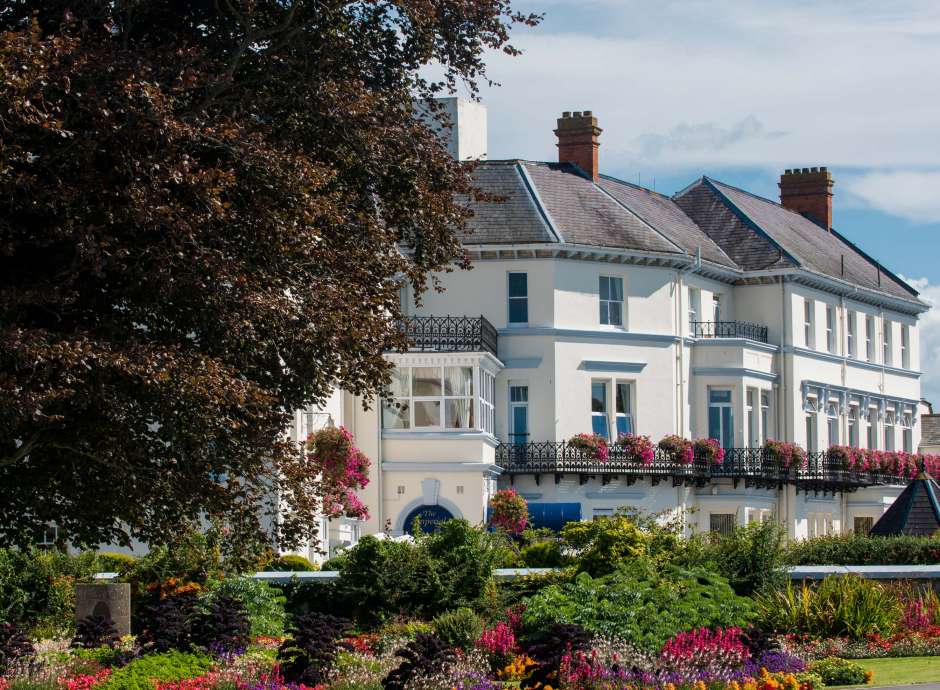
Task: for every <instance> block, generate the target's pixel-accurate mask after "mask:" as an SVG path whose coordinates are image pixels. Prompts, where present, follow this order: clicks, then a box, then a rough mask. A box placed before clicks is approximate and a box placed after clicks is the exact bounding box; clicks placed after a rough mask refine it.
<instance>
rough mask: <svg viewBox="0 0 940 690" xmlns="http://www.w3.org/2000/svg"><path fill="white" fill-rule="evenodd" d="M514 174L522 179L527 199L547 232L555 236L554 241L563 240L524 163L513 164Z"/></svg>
mask: <svg viewBox="0 0 940 690" xmlns="http://www.w3.org/2000/svg"><path fill="white" fill-rule="evenodd" d="M515 170H516V174H517V175H519V177H520V178H521V179H522V186H523V187H525V190H526V192H527V193H528V195H529V199H530V200H531V201H532V204H533V205H534V206H535V210H536V212H538V214H539V216H540V217H541V218H542V222H543V223H545V227H546V228H547V230H548V232H549V233H550V234H551V235H552V237H554V238H555V241H556V242H559V243H561V242H564V241H565V238H564V236H563V235H562V234H561V231H560V230H559V229H558V226H557V225H555V221H554V219H553V218H552V214H551V213H549V211H548V207H547V206H545V202H544V201H542V197H541V195H540V194H539V192H538V190H537V189H536V188H535V181H534V180H533V179H532V178H531V177H529V171H528V170H526V169H525V163H524V162H522V161H518V162H517V163H516V165H515Z"/></svg>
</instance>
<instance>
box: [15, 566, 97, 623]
mask: <svg viewBox="0 0 940 690" xmlns="http://www.w3.org/2000/svg"><path fill="white" fill-rule="evenodd" d="M96 572H97V567H96V559H95V554H94V553H92V552H90V551H89V552H85V553H82V554H79V555H77V556H72V555H69V554H68V553H65V552H64V551H60V550H58V549H49V550H42V549H27V550H20V549H0V621H5V622H9V623H18V624H20V625H22V626H23V627H24V628H26V629H28V630H29V632H30V634H31V635H32V636H33V637H37V638H43V637H70V636H71V635H72V623H73V620H74V618H75V583H76V582H81V581H90V580H91V578H92V576H93V575H94V574H95V573H96Z"/></svg>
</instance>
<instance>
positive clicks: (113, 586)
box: [75, 582, 131, 637]
mask: <svg viewBox="0 0 940 690" xmlns="http://www.w3.org/2000/svg"><path fill="white" fill-rule="evenodd" d="M87 616H101V617H103V618H107V619H110V620H111V622H112V623H114V627H115V629H117V632H118V635H121V636H122V637H123V636H124V635H130V634H131V586H130V584H129V583H127V582H113V583H112V582H109V583H100V584H99V583H93V584H77V585H75V620H76V621H80V620H81V619H82V618H85V617H87Z"/></svg>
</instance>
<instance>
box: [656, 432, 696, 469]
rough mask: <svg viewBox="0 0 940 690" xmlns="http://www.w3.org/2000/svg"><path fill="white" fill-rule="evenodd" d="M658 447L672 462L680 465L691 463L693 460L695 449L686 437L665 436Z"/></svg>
mask: <svg viewBox="0 0 940 690" xmlns="http://www.w3.org/2000/svg"><path fill="white" fill-rule="evenodd" d="M659 449H660V450H661V451H663V452H664V453H667V454H668V455H669V457H670V458H671V459H672V461H673V462H676V463H680V464H682V465H691V464H692V463H693V462H695V450H694V449H693V447H692V442H691V441H690V440H689V439H687V438H682V437H681V436H676V435H675V434H672V435H671V436H666V437H664V438H663V439H662V440H660V442H659Z"/></svg>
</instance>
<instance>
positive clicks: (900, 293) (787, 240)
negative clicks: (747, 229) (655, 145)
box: [677, 178, 917, 298]
mask: <svg viewBox="0 0 940 690" xmlns="http://www.w3.org/2000/svg"><path fill="white" fill-rule="evenodd" d="M699 184H700V185H701V186H705V187H710V188H711V189H713V190H714V191H715V193H716V194H717V195H718V196H719V197H723V198H724V199H725V200H726V203H728V204H730V205H731V207H732V208H734V209H735V210H736V211H737V212H738V214H739V215H742V214H743V216H744V218H745V219H746V221H748V222H749V223H752V224H753V225H754V226H756V228H758V229H759V230H760V231H761V232H762V233H764V234H765V235H766V236H767V238H768V240H769V242H770V243H772V244H773V245H775V246H777V247H779V248H780V249H782V250H783V251H784V252H786V253H787V254H789V255H790V257H792V259H795V262H796V263H797V264H798V265H800V266H802V267H803V268H805V269H807V270H809V271H812V272H813V273H819V274H821V275H824V276H829V277H831V278H838V279H839V280H845V281H848V282H850V283H853V284H854V285H858V286H860V287H865V288H869V289H872V290H879V291H881V292H886V293H888V294H890V295H894V296H895V297H905V298H911V297H913V296H916V295H917V292H916V291H914V290H912V289H911V288H910V287H909V286H907V285H906V284H904V283H903V282H902V281H901V280H900V279H898V278H895V277H894V276H892V275H891V273H890V272H887V271H886V270H885V269H884V268H883V267H881V266H879V264H878V263H877V262H875V261H874V260H873V259H871V258H870V257H868V256H867V255H866V254H864V253H863V252H861V251H860V250H859V249H858V248H857V247H855V245H853V244H851V243H850V242H848V241H847V240H845V239H844V238H843V237H842V236H841V235H839V234H838V233H837V232H834V231H833V232H830V231H829V230H827V229H826V228H823V227H821V226H819V225H817V224H816V223H814V222H813V221H811V220H809V219H808V218H806V217H804V216H802V215H800V214H799V213H796V212H794V211H791V210H789V209H786V208H784V207H783V206H781V205H780V204H777V203H775V202H773V201H770V200H768V199H764V198H763V197H759V196H756V195H754V194H751V193H750V192H746V191H744V190H742V189H738V188H737V187H731V186H729V185H726V184H723V183H721V182H718V181H717V180H711V179H709V178H703V179H702V180H701V181H700V183H699ZM677 201H678V202H679V203H680V204H681V203H682V201H681V197H680V198H679V199H677ZM692 215H693V218H694V219H695V220H696V221H697V222H699V224H700V225H701V224H702V222H707V217H705V218H702V219H700V218H699V217H696V215H695V214H692ZM742 268H745V269H750V268H751V267H750V266H742Z"/></svg>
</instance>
